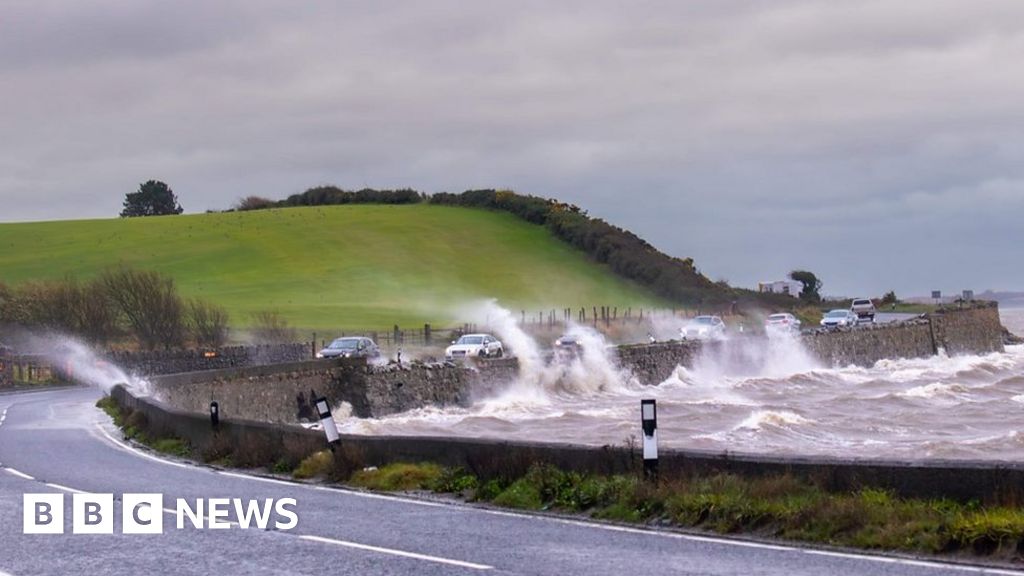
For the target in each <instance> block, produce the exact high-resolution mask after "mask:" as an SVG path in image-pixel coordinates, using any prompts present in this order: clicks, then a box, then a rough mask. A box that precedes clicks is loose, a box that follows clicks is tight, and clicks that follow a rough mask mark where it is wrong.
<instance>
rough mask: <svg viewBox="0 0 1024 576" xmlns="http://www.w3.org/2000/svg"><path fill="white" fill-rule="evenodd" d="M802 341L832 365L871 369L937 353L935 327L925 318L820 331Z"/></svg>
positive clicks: (823, 360)
mask: <svg viewBox="0 0 1024 576" xmlns="http://www.w3.org/2000/svg"><path fill="white" fill-rule="evenodd" d="M802 340H803V344H804V346H805V347H806V348H807V350H808V352H810V353H811V354H812V355H813V356H815V357H817V358H818V359H819V360H821V361H822V362H823V363H825V364H827V365H830V366H849V365H851V364H853V365H857V366H871V365H873V364H874V363H875V362H878V361H879V360H882V359H885V358H927V357H929V356H933V355H934V354H935V344H934V342H933V341H932V329H931V324H930V322H928V321H927V320H924V319H920V320H912V321H909V322H900V323H898V324H877V325H869V326H858V327H857V328H840V329H835V330H817V331H814V332H809V333H807V334H804V335H803V337H802Z"/></svg>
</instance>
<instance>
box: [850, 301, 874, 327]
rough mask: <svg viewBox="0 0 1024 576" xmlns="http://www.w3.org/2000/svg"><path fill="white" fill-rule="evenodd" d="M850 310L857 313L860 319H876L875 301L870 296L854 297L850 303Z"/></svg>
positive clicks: (872, 320)
mask: <svg viewBox="0 0 1024 576" xmlns="http://www.w3.org/2000/svg"><path fill="white" fill-rule="evenodd" d="M850 312H853V313H854V314H856V315H857V318H859V319H860V320H870V321H871V322H874V321H875V303H874V302H872V301H871V299H870V298H854V299H853V303H851V304H850Z"/></svg>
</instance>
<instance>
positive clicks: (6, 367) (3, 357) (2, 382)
mask: <svg viewBox="0 0 1024 576" xmlns="http://www.w3.org/2000/svg"><path fill="white" fill-rule="evenodd" d="M12 386H14V369H13V366H12V364H11V359H10V357H9V356H8V355H7V354H5V353H3V352H2V351H0V389H3V388H10V387H12Z"/></svg>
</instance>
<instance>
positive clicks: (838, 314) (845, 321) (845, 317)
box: [821, 310, 858, 328]
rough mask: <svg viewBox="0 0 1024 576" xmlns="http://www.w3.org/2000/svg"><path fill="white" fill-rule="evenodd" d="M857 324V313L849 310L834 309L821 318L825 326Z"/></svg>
mask: <svg viewBox="0 0 1024 576" xmlns="http://www.w3.org/2000/svg"><path fill="white" fill-rule="evenodd" d="M857 324H858V320H857V315H856V314H854V313H853V312H850V311H849V310H832V311H830V312H828V313H826V314H825V316H824V317H822V319H821V325H822V326H824V327H825V328H838V327H841V326H842V327H846V326H856V325H857Z"/></svg>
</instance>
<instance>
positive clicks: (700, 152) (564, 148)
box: [0, 0, 1024, 295]
mask: <svg viewBox="0 0 1024 576" xmlns="http://www.w3.org/2000/svg"><path fill="white" fill-rule="evenodd" d="M3 13H4V16H3V18H2V19H0V86H2V90H0V103H2V112H0V134H2V135H3V138H2V139H0V220H2V221H18V220H51V219H64V218H81V217H110V216H114V215H116V214H117V213H118V212H119V210H120V207H121V201H122V200H123V197H124V194H125V193H126V192H130V191H132V190H134V189H135V188H136V187H137V186H138V184H139V182H141V181H144V180H148V179H151V178H155V179H160V180H164V181H166V182H167V183H168V184H170V185H171V187H172V188H173V189H174V190H175V192H176V193H177V194H178V196H179V199H180V200H181V202H182V204H183V205H184V207H185V209H186V211H187V212H201V211H203V210H206V209H211V208H212V209H220V208H226V207H229V206H230V205H231V204H232V203H233V202H234V201H236V200H237V199H238V198H240V197H242V196H244V195H248V194H257V195H262V196H268V197H273V198H282V197H284V196H286V195H288V194H292V193H295V192H300V191H302V190H304V189H306V188H308V187H309V186H312V185H317V184H324V183H331V184H336V185H338V186H341V187H345V188H360V187H364V186H370V187H377V188H395V187H412V188H416V189H419V190H424V191H428V192H436V191H442V190H447V191H453V192H458V191H462V190H464V189H467V188H474V187H506V188H512V189H514V190H517V191H520V192H524V193H531V194H536V195H541V196H551V197H557V198H559V199H563V200H566V201H570V202H573V203H576V204H579V205H580V206H582V207H584V208H586V209H587V210H589V211H590V213H591V214H593V215H595V216H599V217H602V218H605V219H607V220H609V221H611V222H613V223H615V224H618V225H620V226H623V227H626V228H629V229H632V230H634V231H635V232H637V233H639V234H640V235H641V236H643V237H645V238H647V239H648V240H650V241H651V242H652V243H654V244H655V245H656V246H658V247H659V248H661V249H662V250H664V251H666V252H668V253H670V254H673V255H677V256H692V257H694V258H695V260H696V261H697V265H698V266H699V267H700V268H701V270H702V271H704V272H705V273H706V274H708V275H709V276H711V277H712V278H713V279H723V278H724V279H727V280H729V281H730V282H731V283H734V284H738V285H746V286H752V285H755V284H756V283H757V281H758V280H771V279H776V278H780V277H782V276H784V275H785V274H786V273H787V272H788V271H789V270H791V269H793V268H808V269H811V270H813V271H815V272H817V273H818V274H819V276H821V277H822V278H823V279H824V281H825V284H826V286H825V289H826V292H828V293H831V294H848V295H854V294H861V293H866V294H880V293H881V292H882V291H884V290H888V289H895V290H897V292H898V293H900V294H908V295H909V294H925V293H927V291H928V290H931V289H933V288H942V289H944V290H945V291H947V292H948V291H954V290H957V291H958V290H960V289H962V288H973V289H975V290H978V291H980V290H983V289H985V288H996V289H1007V288H1014V287H1016V288H1024V266H1022V265H1021V262H1022V260H1024V258H1022V257H1021V250H1020V248H1021V245H1022V242H1024V74H1022V72H1021V63H1022V62H1024V2H1020V1H1019V0H1005V1H978V2H963V1H962V0H949V1H942V0H903V1H901V2H891V1H878V2H842V3H837V2H833V1H827V0H826V1H821V2H802V1H792V0H772V1H770V2H753V1H751V2H734V1H723V0H716V1H714V2H689V3H685V4H684V3H681V2H674V1H671V2H663V3H662V2H622V3H607V2H594V1H587V2H579V3H557V5H556V3H552V2H518V1H517V2H507V3H490V2H460V3H455V2H451V3H449V2H438V1H432V2H410V3H407V4H405V3H369V2H352V3H323V4H321V3H314V2H294V1H282V2H270V1H265V0H246V1H237V2H184V1H178V2H157V1H143V0H125V1H76V2H49V1H40V0H29V1H22V0H15V1H13V2H12V1H10V0H7V1H5V2H4V8H3Z"/></svg>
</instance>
